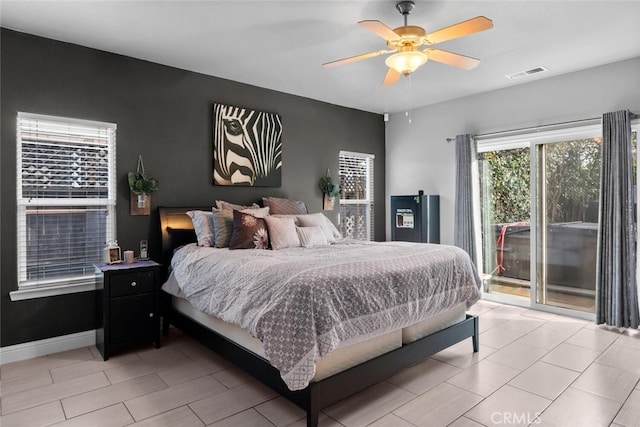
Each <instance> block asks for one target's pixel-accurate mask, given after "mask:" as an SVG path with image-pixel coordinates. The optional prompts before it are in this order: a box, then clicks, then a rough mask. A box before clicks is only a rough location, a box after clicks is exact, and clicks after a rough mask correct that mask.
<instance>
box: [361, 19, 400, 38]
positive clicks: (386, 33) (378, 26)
mask: <svg viewBox="0 0 640 427" xmlns="http://www.w3.org/2000/svg"><path fill="white" fill-rule="evenodd" d="M358 25H360V26H361V27H364V28H366V29H367V30H369V31H371V32H372V33H375V34H376V35H378V36H380V37H382V38H383V39H385V40H398V39H400V36H399V35H398V34H396V32H395V31H393V30H392V29H391V28H389V27H387V26H386V25H384V24H383V23H382V22H380V21H360V22H358Z"/></svg>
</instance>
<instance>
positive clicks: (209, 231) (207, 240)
mask: <svg viewBox="0 0 640 427" xmlns="http://www.w3.org/2000/svg"><path fill="white" fill-rule="evenodd" d="M187 215H189V218H191V222H193V229H194V231H195V232H196V238H197V239H198V246H209V247H211V246H214V244H215V234H214V232H213V231H214V230H213V212H207V211H188V212H187Z"/></svg>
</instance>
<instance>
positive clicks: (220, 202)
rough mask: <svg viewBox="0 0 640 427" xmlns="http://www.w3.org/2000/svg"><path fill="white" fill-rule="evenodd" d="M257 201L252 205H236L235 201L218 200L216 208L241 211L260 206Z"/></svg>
mask: <svg viewBox="0 0 640 427" xmlns="http://www.w3.org/2000/svg"><path fill="white" fill-rule="evenodd" d="M259 207H260V206H258V205H257V204H256V203H253V204H252V205H251V206H244V205H236V204H235V203H229V202H225V201H224V200H216V208H218V209H220V210H223V211H233V210H236V211H241V210H242V209H251V208H259Z"/></svg>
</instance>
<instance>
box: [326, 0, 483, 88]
mask: <svg viewBox="0 0 640 427" xmlns="http://www.w3.org/2000/svg"><path fill="white" fill-rule="evenodd" d="M414 7H415V3H414V2H413V1H399V2H398V3H397V4H396V9H398V11H399V12H400V13H401V14H402V16H404V26H402V27H398V28H394V29H393V30H392V29H391V28H389V27H387V26H386V25H385V24H383V23H382V22H380V21H375V20H371V21H360V22H358V24H359V25H360V26H362V27H364V28H366V29H367V30H369V31H371V32H373V33H375V34H376V35H378V36H380V37H382V38H383V39H385V40H386V41H387V46H388V47H389V49H388V50H376V51H374V52H369V53H363V54H361V55H356V56H351V57H349V58H344V59H339V60H337V61H332V62H327V63H326V64H323V65H322V66H323V67H327V68H328V67H335V66H336V65H342V64H347V63H349V62H354V61H359V60H361V59H367V58H373V57H374V56H380V55H386V54H388V53H394V52H395V53H394V54H393V55H391V56H389V57H388V58H387V59H386V60H385V63H386V64H387V67H389V70H388V71H387V75H386V76H385V78H384V80H383V82H382V84H383V85H391V84H394V83H396V82H397V81H398V79H400V75H404V76H408V75H409V74H411V73H413V72H414V71H415V70H417V69H418V68H419V67H420V66H421V65H423V64H424V63H425V62H427V60H429V59H430V60H432V61H436V62H441V63H443V64H447V65H451V66H454V67H458V68H462V69H464V70H470V69H472V68H475V67H476V66H477V65H478V64H479V63H480V60H479V59H476V58H471V57H469V56H464V55H460V54H458V53H453V52H447V51H446V50H441V49H436V48H433V47H428V48H426V49H423V50H420V49H418V48H419V47H421V46H431V45H434V44H437V43H441V42H444V41H447V40H452V39H455V38H458V37H463V36H466V35H469V34H473V33H477V32H480V31H484V30H488V29H491V28H493V22H491V20H490V19H488V18H485V17H484V16H477V17H475V18H472V19H469V20H467V21H464V22H459V23H457V24H454V25H451V26H449V27H446V28H442V29H440V30H437V31H434V32H432V33H429V34H427V33H426V31H425V30H424V28H422V27H418V26H416V25H407V17H408V16H409V14H410V13H411V11H412V10H413V8H414Z"/></svg>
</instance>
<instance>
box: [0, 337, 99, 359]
mask: <svg viewBox="0 0 640 427" xmlns="http://www.w3.org/2000/svg"><path fill="white" fill-rule="evenodd" d="M95 343H96V330H95V329H92V330H90V331H84V332H78V333H75V334H69V335H62V336H59V337H53V338H47V339H44V340H39V341H31V342H27V343H23V344H16V345H11V346H8V347H0V365H4V364H6V363H11V362H17V361H19V360H26V359H33V358H34V357H39V356H44V355H46V354H52V353H59V352H61V351H67V350H73V349H75V348H80V347H89V346H92V345H95Z"/></svg>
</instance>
